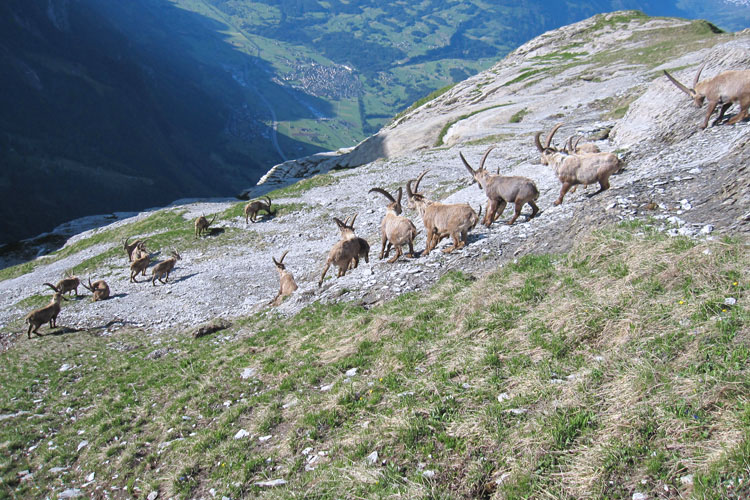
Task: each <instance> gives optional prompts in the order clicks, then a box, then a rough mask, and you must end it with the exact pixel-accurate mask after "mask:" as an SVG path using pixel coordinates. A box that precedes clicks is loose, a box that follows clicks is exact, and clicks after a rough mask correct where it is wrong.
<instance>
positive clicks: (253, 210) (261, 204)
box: [245, 196, 272, 224]
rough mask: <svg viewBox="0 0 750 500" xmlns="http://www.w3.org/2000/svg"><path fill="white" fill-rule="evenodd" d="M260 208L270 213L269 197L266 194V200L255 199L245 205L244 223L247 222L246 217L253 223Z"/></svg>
mask: <svg viewBox="0 0 750 500" xmlns="http://www.w3.org/2000/svg"><path fill="white" fill-rule="evenodd" d="M261 210H265V211H266V213H267V214H269V215H271V213H272V212H271V198H269V197H268V196H266V201H263V200H255V201H251V202H250V203H248V204H247V205H245V224H247V221H248V219H249V220H251V221H252V222H253V223H254V222H255V219H256V217H257V216H258V212H260V211H261Z"/></svg>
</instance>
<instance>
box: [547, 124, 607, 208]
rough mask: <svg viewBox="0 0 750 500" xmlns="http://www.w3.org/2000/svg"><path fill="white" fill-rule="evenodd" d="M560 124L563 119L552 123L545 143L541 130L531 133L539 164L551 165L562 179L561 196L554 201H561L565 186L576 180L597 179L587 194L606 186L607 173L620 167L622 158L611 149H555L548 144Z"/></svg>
mask: <svg viewBox="0 0 750 500" xmlns="http://www.w3.org/2000/svg"><path fill="white" fill-rule="evenodd" d="M561 126H562V123H559V124H557V125H555V127H554V128H553V129H552V131H551V132H550V134H549V135H548V136H547V141H546V145H545V146H544V147H542V145H541V143H540V141H539V136H540V135H541V134H542V132H537V133H536V134H535V135H534V143H535V144H536V147H537V149H538V150H539V151H540V152H541V162H542V165H550V166H551V167H552V169H553V170H554V171H555V174H556V175H557V178H558V179H560V182H562V188H561V189H560V196H559V197H558V198H557V200H555V203H554V204H555V205H559V204H561V203H562V202H563V198H564V197H565V194H566V193H567V192H568V190H569V189H570V188H571V187H573V186H576V185H578V184H584V185H588V184H593V183H595V182H598V183H599V190H598V191H597V192H596V193H594V194H592V195H590V196H594V195H597V194H599V193H601V192H602V191H606V190H607V189H609V177H610V176H611V175H612V174H613V173H615V172H617V171H618V170H620V168H621V167H622V161H621V160H620V159H619V158H618V157H617V155H615V154H612V153H586V154H580V155H579V154H568V153H567V152H565V151H564V150H563V151H558V150H557V149H555V148H554V147H553V146H551V140H552V136H553V135H554V133H555V132H556V131H557V129H559V128H560V127H561Z"/></svg>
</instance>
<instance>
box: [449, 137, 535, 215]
mask: <svg viewBox="0 0 750 500" xmlns="http://www.w3.org/2000/svg"><path fill="white" fill-rule="evenodd" d="M494 148H495V146H490V148H489V149H487V151H486V152H485V153H484V156H482V160H481V161H480V162H479V168H478V169H476V170H474V169H472V168H471V165H469V162H467V161H466V158H464V155H463V153H461V152H460V151H459V153H458V155H459V156H460V157H461V161H462V162H463V163H464V166H465V167H466V169H467V170H468V171H469V173H470V174H471V176H472V178H473V179H474V181H473V182H476V183H478V184H479V187H480V188H482V189H484V193H485V194H486V195H487V209H486V210H485V213H484V221H483V222H482V223H483V224H484V225H485V226H487V227H490V225H491V224H492V223H493V222H494V221H495V218H496V217H495V214H496V213H497V216H498V217H499V216H501V215H503V212H504V211H505V207H506V205H507V204H508V203H513V204H515V208H516V211H515V214H514V215H513V217H512V218H511V219H510V220H509V221H508V225H512V224H513V223H514V222H515V221H516V219H517V218H518V216H519V215H521V209H522V208H523V206H524V205H525V204H526V203H528V204H529V206H530V207H531V216H530V217H529V219H533V218H534V217H535V216H536V214H537V213H539V207H537V206H536V203H534V201H536V199H537V198H539V190H538V189H537V187H536V184H534V181H532V180H531V179H529V178H528V177H520V176H504V175H495V174H491V173H489V172H488V171H487V170H486V169H485V168H484V162H485V161H486V160H487V156H488V155H489V154H490V151H492V150H493V149H494Z"/></svg>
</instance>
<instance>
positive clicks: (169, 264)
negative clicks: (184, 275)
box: [151, 250, 182, 286]
mask: <svg viewBox="0 0 750 500" xmlns="http://www.w3.org/2000/svg"><path fill="white" fill-rule="evenodd" d="M170 253H171V255H172V256H171V257H170V258H168V259H167V260H163V261H161V262H159V263H158V264H156V265H155V266H154V268H153V269H152V270H151V274H153V278H151V284H152V285H154V286H156V280H157V279H158V280H159V281H160V282H161V283H166V282H167V281H169V273H171V272H172V269H174V266H175V264H177V261H178V260H180V259H182V257H180V254H178V253H177V252H175V251H174V250H172V252H170ZM162 276H164V281H162V279H161V277H162Z"/></svg>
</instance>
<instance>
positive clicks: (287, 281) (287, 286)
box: [268, 250, 297, 307]
mask: <svg viewBox="0 0 750 500" xmlns="http://www.w3.org/2000/svg"><path fill="white" fill-rule="evenodd" d="M288 253H289V250H287V251H286V252H284V254H283V255H282V256H281V258H280V259H279V260H278V261H277V260H276V259H275V258H274V257H271V259H273V263H274V265H275V266H276V270H277V271H278V272H279V282H280V287H279V293H277V294H276V297H274V298H273V300H271V302H269V303H268V305H271V306H274V307H276V306H278V305H279V304H281V301H282V300H283V299H284V297H288V296H289V295H291V294H292V293H293V292H294V291H295V290H296V289H297V283H295V282H294V276H292V273H290V272H289V271H287V270H286V266H285V265H284V257H286V254H288Z"/></svg>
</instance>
